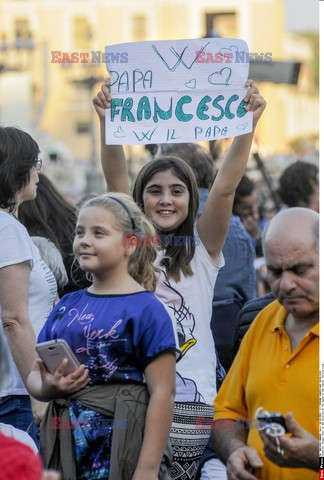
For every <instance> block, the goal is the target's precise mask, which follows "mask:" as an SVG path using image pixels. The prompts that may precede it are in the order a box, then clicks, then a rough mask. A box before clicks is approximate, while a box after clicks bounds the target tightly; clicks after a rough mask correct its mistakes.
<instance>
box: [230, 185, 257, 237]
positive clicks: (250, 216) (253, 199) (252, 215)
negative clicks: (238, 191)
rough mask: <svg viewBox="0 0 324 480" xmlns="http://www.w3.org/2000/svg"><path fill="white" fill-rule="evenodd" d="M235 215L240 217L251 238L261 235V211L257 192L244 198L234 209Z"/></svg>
mask: <svg viewBox="0 0 324 480" xmlns="http://www.w3.org/2000/svg"><path fill="white" fill-rule="evenodd" d="M233 213H234V215H237V216H239V217H240V219H241V221H242V223H243V225H244V227H245V229H246V231H247V232H248V233H249V234H250V236H251V237H253V238H255V237H257V236H258V235H259V220H260V215H259V210H258V194H257V191H256V190H255V191H254V192H252V193H251V194H250V195H246V196H245V197H242V198H241V199H240V201H239V202H238V203H237V204H236V205H235V208H233Z"/></svg>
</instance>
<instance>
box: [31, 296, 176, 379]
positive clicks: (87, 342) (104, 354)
mask: <svg viewBox="0 0 324 480" xmlns="http://www.w3.org/2000/svg"><path fill="white" fill-rule="evenodd" d="M59 338H63V339H64V340H66V342H67V343H68V344H69V345H70V347H71V348H72V350H73V352H74V353H75V355H76V357H77V359H78V360H79V362H80V363H84V364H85V365H86V367H87V368H88V369H89V376H90V378H91V382H90V385H95V384H102V383H107V382H123V381H131V382H134V381H135V382H143V371H144V369H145V368H146V366H147V365H148V364H149V363H150V362H151V361H152V360H154V358H155V357H156V356H157V355H159V354H161V353H163V352H167V351H176V341H175V335H174V329H173V325H172V321H171V318H170V316H169V314H168V312H167V310H166V308H165V307H164V305H163V303H162V302H160V300H158V299H157V297H156V296H155V295H154V294H153V293H152V292H149V291H143V292H137V293H132V294H125V295H95V294H92V293H89V292H88V291H87V290H86V289H84V290H79V291H77V292H73V293H70V294H68V295H65V296H64V297H63V298H62V300H60V302H59V303H58V304H57V305H56V306H55V308H54V309H53V310H52V312H51V314H50V316H49V317H48V320H47V321H46V323H45V325H44V327H43V329H42V331H41V332H40V334H39V337H38V342H44V341H48V340H53V339H59Z"/></svg>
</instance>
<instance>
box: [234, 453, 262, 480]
mask: <svg viewBox="0 0 324 480" xmlns="http://www.w3.org/2000/svg"><path fill="white" fill-rule="evenodd" d="M262 467H263V463H262V460H261V458H260V457H259V455H258V452H257V451H256V450H255V448H252V447H248V446H247V445H246V446H242V447H239V448H237V449H236V450H234V451H233V453H231V455H230V456H229V457H228V460H227V477H228V480H238V479H239V480H257V477H255V476H254V470H256V469H260V468H262Z"/></svg>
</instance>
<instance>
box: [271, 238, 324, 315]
mask: <svg viewBox="0 0 324 480" xmlns="http://www.w3.org/2000/svg"><path fill="white" fill-rule="evenodd" d="M265 256H266V263H267V269H268V282H269V284H270V286H271V289H272V291H273V293H274V295H275V296H276V298H277V300H278V301H279V302H280V303H281V304H282V305H283V306H284V308H285V309H286V310H287V312H288V313H291V314H292V315H294V316H295V317H297V318H302V319H308V318H309V317H312V316H313V315H316V314H318V311H319V254H318V251H317V248H316V246H315V244H314V237H313V235H312V233H310V235H309V236H307V235H306V234H305V232H304V235H303V234H302V233H301V235H300V236H299V237H298V236H296V237H295V238H293V236H290V237H288V236H286V237H284V236H282V237H279V238H278V239H277V240H276V241H274V240H272V241H271V242H269V243H267V244H266V248H265Z"/></svg>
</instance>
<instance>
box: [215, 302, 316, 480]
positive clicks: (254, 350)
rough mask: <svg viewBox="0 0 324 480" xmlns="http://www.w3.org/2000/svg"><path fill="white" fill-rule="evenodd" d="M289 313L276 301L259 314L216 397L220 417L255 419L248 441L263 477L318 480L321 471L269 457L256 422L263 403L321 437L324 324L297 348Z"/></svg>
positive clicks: (263, 405) (281, 479)
mask: <svg viewBox="0 0 324 480" xmlns="http://www.w3.org/2000/svg"><path fill="white" fill-rule="evenodd" d="M286 315H287V312H286V310H285V309H284V308H283V307H282V306H281V305H280V303H279V302H277V301H275V302H272V303H271V304H270V305H268V306H267V307H266V308H265V309H263V310H262V311H261V312H260V313H259V315H258V316H257V317H256V319H255V320H254V322H253V323H252V325H251V327H250V328H249V331H248V332H247V334H246V335H245V337H244V339H243V341H242V344H241V347H240V350H239V352H238V354H237V356H236V358H235V360H234V362H233V365H232V367H231V369H230V371H229V372H228V374H227V377H226V379H225V381H224V383H223V385H222V387H221V389H220V391H219V393H218V395H217V397H216V398H215V402H214V406H215V414H214V418H215V420H216V419H222V418H230V419H232V420H235V419H238V418H241V417H244V418H246V419H249V420H250V424H251V423H252V428H251V429H250V430H249V435H248V445H250V446H252V447H254V448H256V449H257V451H258V453H259V455H260V457H261V458H262V461H263V463H264V467H263V469H262V472H261V476H260V478H261V479H263V480H315V479H318V473H317V472H315V471H312V470H308V469H301V468H298V469H296V468H280V467H278V466H277V465H275V464H274V463H272V462H270V461H269V460H267V459H266V458H265V456H264V453H263V443H262V441H261V439H260V435H259V432H258V430H257V429H256V428H255V423H254V422H253V419H255V412H256V410H257V408H258V407H263V408H265V409H266V410H268V411H269V412H280V413H281V414H282V415H286V413H287V412H289V411H290V412H292V413H293V415H294V417H295V419H296V420H297V422H298V423H299V424H300V425H301V427H302V428H304V429H306V430H307V431H308V432H310V433H311V434H312V435H314V436H315V437H317V438H318V436H319V324H318V323H317V324H316V325H315V326H314V327H313V328H312V329H311V330H309V332H308V333H307V334H306V335H305V337H304V338H303V340H302V341H301V343H300V345H298V347H297V348H296V349H295V350H294V351H293V352H292V351H291V346H290V340H289V337H288V335H287V333H286V331H285V329H284V322H285V318H286ZM240 425H241V426H242V423H241V424H239V423H238V424H237V427H239V426H240Z"/></svg>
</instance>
